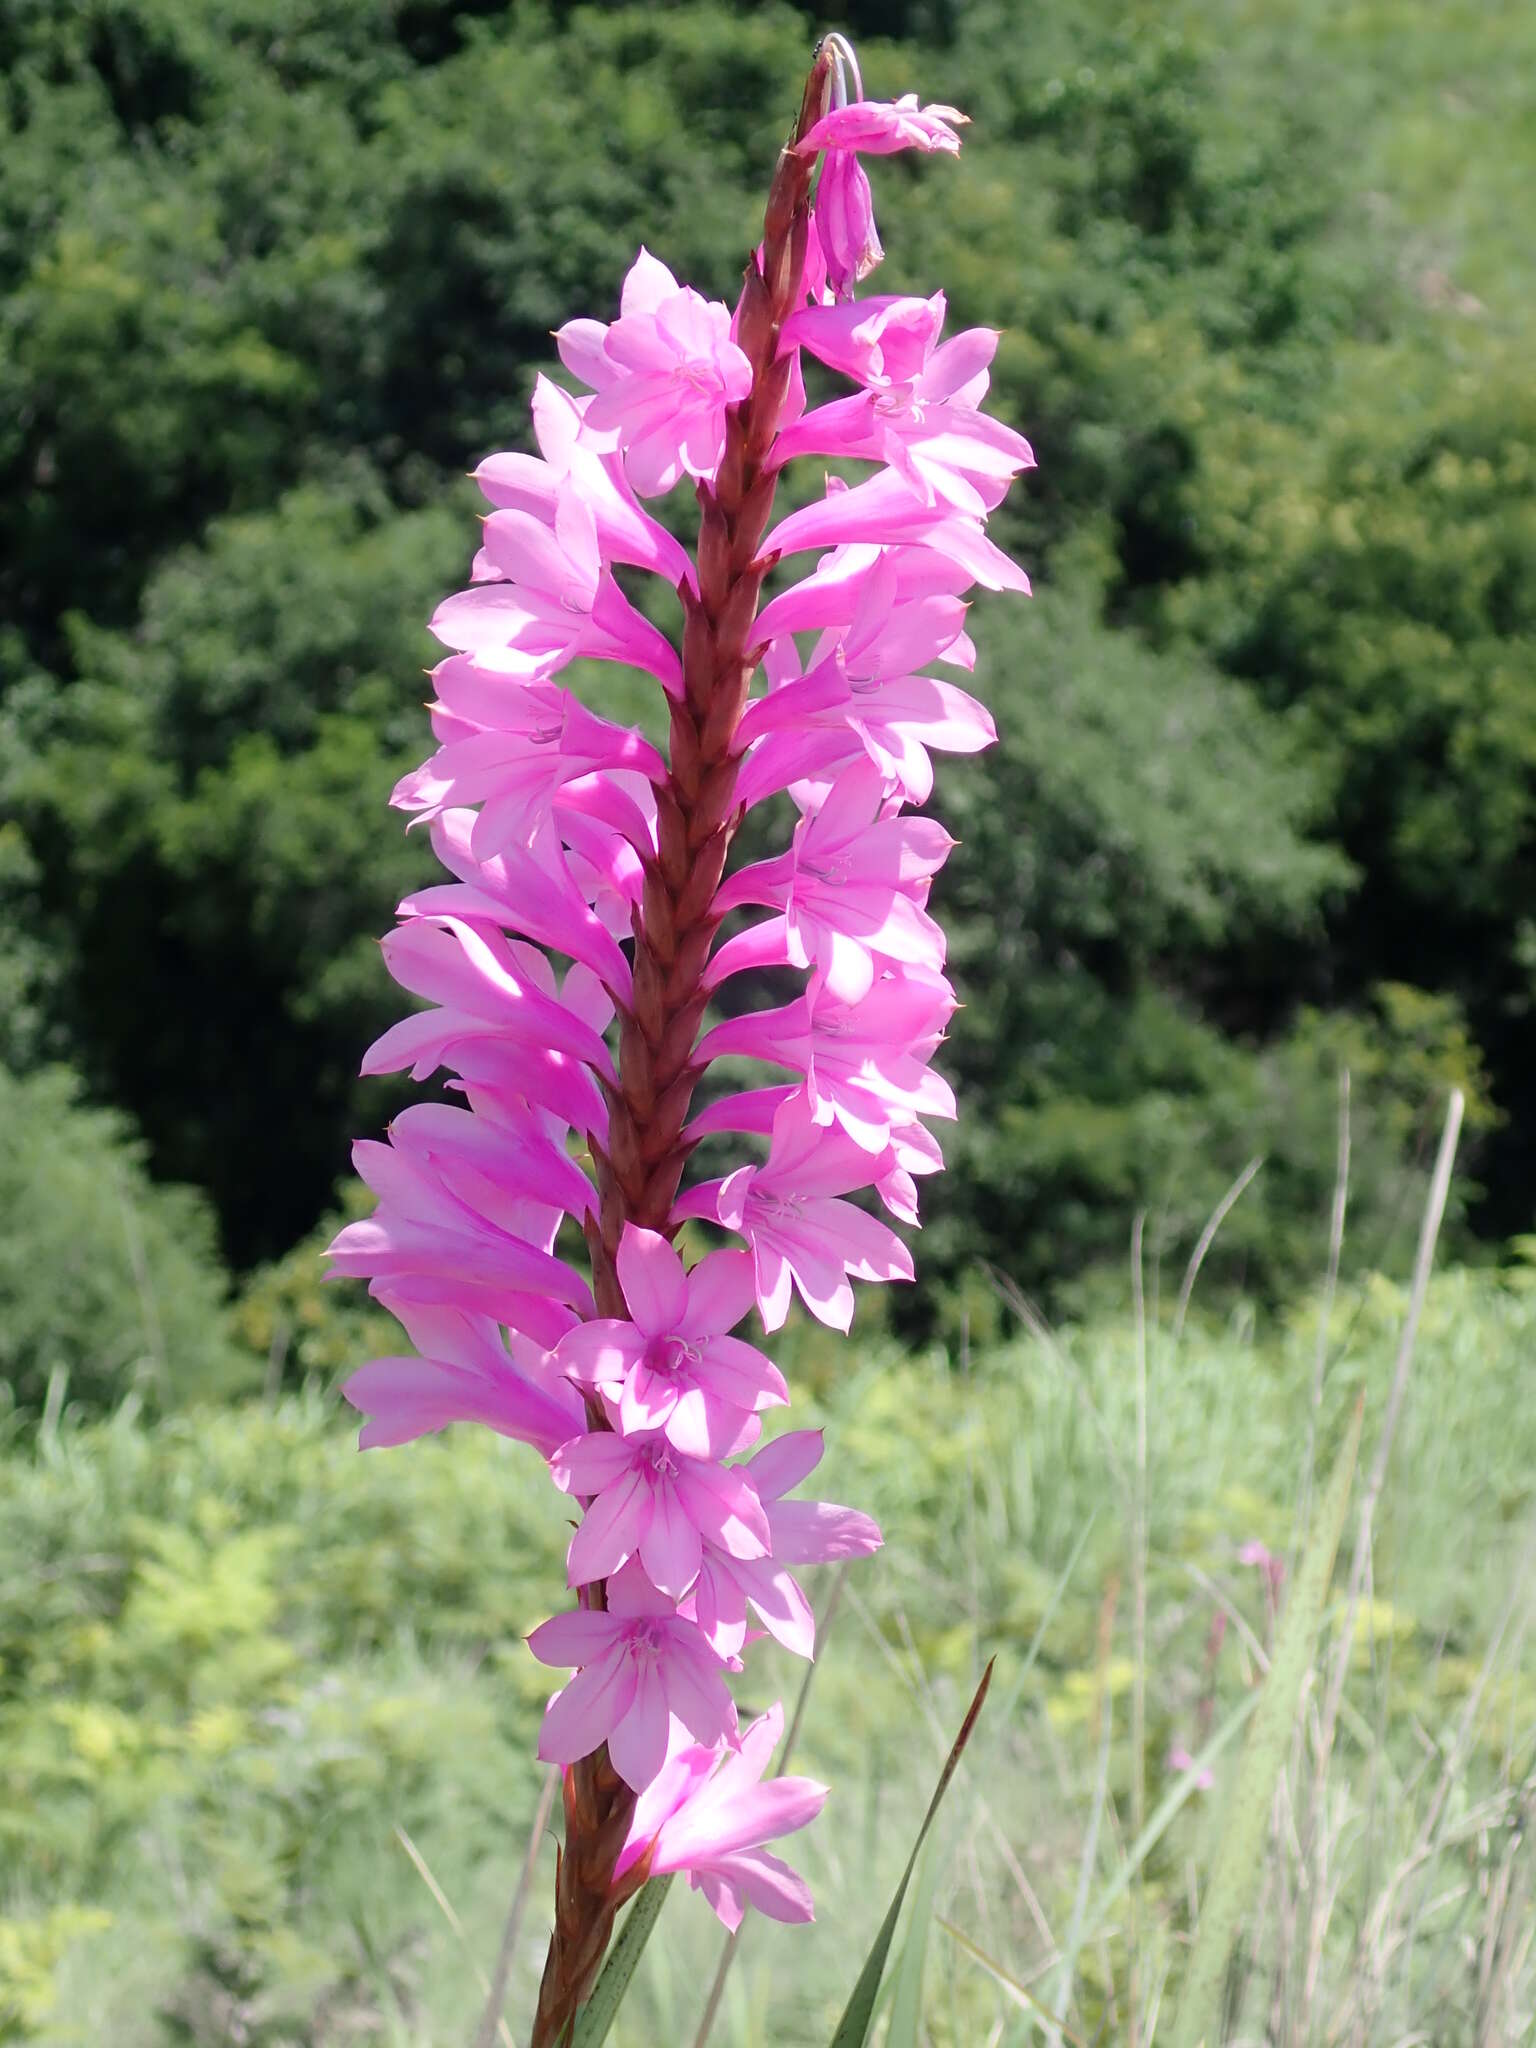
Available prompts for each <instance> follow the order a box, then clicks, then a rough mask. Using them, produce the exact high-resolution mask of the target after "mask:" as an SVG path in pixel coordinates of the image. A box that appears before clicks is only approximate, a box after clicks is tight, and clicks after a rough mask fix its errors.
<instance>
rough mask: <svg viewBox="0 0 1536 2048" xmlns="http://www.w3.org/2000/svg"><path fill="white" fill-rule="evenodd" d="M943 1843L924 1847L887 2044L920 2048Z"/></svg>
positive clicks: (888, 2047) (893, 2047) (889, 2047)
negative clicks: (926, 1969) (925, 1977)
mask: <svg viewBox="0 0 1536 2048" xmlns="http://www.w3.org/2000/svg"><path fill="white" fill-rule="evenodd" d="M938 1851H939V1844H938V1838H937V1836H935V1837H934V1839H933V1840H932V1841H930V1842H929V1844H928V1846H927V1848H926V1849H924V1851H923V1863H922V1869H921V1871H920V1872H919V1873H918V1879H917V1891H916V1892H915V1894H914V1895H913V1899H912V1914H911V1918H910V1919H909V1921H908V1923H907V1939H906V1944H905V1946H904V1947H903V1949H902V1951H901V1960H900V1962H899V1963H898V1964H897V1965H896V1992H895V1997H894V1998H893V2000H892V2002H891V2024H890V2026H889V2027H888V2028H887V2029H886V2035H885V2048H918V2039H917V2033H918V2024H919V2022H920V2020H921V2019H922V2013H923V1965H924V1963H925V1962H926V1961H927V1960H928V1928H929V1925H930V1923H931V1922H932V1920H933V1901H934V1894H935V1893H936V1892H937V1890H938V1888H939V1871H940V1868H941V1865H940V1861H939V1853H938Z"/></svg>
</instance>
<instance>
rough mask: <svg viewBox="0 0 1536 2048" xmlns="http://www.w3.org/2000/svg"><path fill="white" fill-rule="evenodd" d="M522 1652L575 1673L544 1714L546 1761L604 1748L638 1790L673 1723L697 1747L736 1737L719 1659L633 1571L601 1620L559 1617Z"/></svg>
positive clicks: (619, 1582) (584, 1615)
mask: <svg viewBox="0 0 1536 2048" xmlns="http://www.w3.org/2000/svg"><path fill="white" fill-rule="evenodd" d="M528 1647H529V1649H530V1650H531V1651H532V1652H533V1654H534V1656H535V1657H537V1658H538V1660H539V1662H540V1663H541V1664H554V1665H567V1666H569V1665H575V1666H576V1667H577V1670H576V1676H575V1677H574V1678H573V1679H572V1680H571V1681H570V1683H569V1684H568V1685H566V1686H564V1687H562V1689H561V1690H560V1691H559V1692H557V1693H556V1694H555V1696H554V1698H553V1699H552V1700H551V1701H550V1703H549V1706H548V1708H547V1710H546V1711H545V1715H544V1726H543V1728H542V1729H541V1730H540V1733H539V1755H540V1756H541V1757H542V1758H543V1759H544V1761H545V1762H546V1763H552V1764H572V1763H575V1762H577V1761H578V1759H579V1758H581V1757H584V1756H590V1755H591V1754H592V1752H593V1750H595V1749H597V1748H599V1747H600V1746H601V1745H602V1744H603V1743H605V1742H606V1743H607V1745H608V1754H609V1756H610V1757H611V1759H612V1760H613V1767H614V1769H615V1770H616V1771H617V1772H618V1774H619V1776H620V1777H621V1778H622V1779H623V1780H624V1782H625V1784H626V1785H629V1786H631V1787H633V1789H634V1790H635V1791H636V1792H643V1791H644V1789H645V1787H646V1786H647V1785H649V1784H650V1783H651V1782H652V1780H653V1779H654V1778H655V1777H656V1775H657V1773H658V1772H659V1771H660V1770H661V1767H662V1765H663V1763H664V1762H665V1761H666V1757H667V1751H668V1747H669V1745H670V1744H671V1741H672V1728H673V1724H674V1722H677V1723H680V1724H681V1726H682V1727H683V1728H685V1729H686V1730H687V1731H688V1733H689V1734H690V1735H692V1736H694V1737H695V1738H696V1740H698V1741H699V1742H703V1743H710V1744H713V1743H718V1742H725V1741H730V1740H731V1739H732V1738H733V1737H734V1736H735V1733H736V1709H735V1708H734V1706H733V1705H732V1704H731V1695H730V1693H729V1692H728V1691H727V1689H726V1685H725V1680H724V1677H723V1676H722V1672H723V1668H724V1667H723V1665H722V1663H721V1660H720V1659H719V1658H718V1657H717V1656H716V1655H715V1653H714V1652H713V1651H712V1650H711V1649H710V1647H709V1645H708V1643H707V1642H706V1641H705V1640H704V1637H703V1636H702V1635H701V1634H700V1632H699V1630H698V1629H697V1627H696V1626H695V1625H694V1624H693V1623H692V1622H691V1621H686V1620H684V1619H683V1618H681V1617H680V1616H679V1614H678V1612H677V1608H676V1603H675V1602H674V1601H672V1600H670V1599H668V1597H667V1595H666V1594H665V1593H659V1592H657V1590H656V1588H655V1587H654V1586H652V1585H649V1584H648V1583H647V1582H646V1579H645V1577H644V1575H643V1573H641V1572H640V1571H638V1570H637V1569H636V1568H635V1567H633V1566H631V1567H630V1568H629V1570H627V1571H624V1572H620V1573H617V1574H616V1575H615V1576H614V1577H613V1578H612V1579H610V1580H609V1582H608V1608H607V1612H606V1613H602V1614H599V1613H595V1612H593V1611H592V1610H591V1609H587V1608H583V1609H579V1610H578V1611H577V1612H575V1613H574V1614H557V1615H556V1616H555V1617H554V1619H553V1620H552V1621H546V1622H544V1623H542V1624H541V1625H540V1626H539V1627H538V1628H536V1629H535V1630H534V1631H533V1634H532V1635H531V1636H529V1638H528Z"/></svg>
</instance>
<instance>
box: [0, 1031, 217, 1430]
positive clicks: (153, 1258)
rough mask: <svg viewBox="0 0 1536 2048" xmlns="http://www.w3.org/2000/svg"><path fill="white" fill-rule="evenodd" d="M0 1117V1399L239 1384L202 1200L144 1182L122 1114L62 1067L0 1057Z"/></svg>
mask: <svg viewBox="0 0 1536 2048" xmlns="http://www.w3.org/2000/svg"><path fill="white" fill-rule="evenodd" d="M0 1127H3V1129H4V1131H5V1143H4V1145H3V1147H0V1215H3V1216H4V1218H5V1228H4V1231H3V1232H0V1389H3V1390H4V1393H3V1396H0V1398H5V1399H6V1400H7V1401H8V1402H9V1403H10V1404H15V1405H19V1406H20V1407H21V1408H22V1409H24V1410H31V1411H33V1412H34V1413H35V1412H36V1411H37V1410H38V1409H40V1408H41V1407H42V1406H43V1403H44V1401H45V1399H51V1400H52V1401H53V1402H54V1403H55V1404H57V1403H58V1402H60V1401H62V1400H64V1399H65V1398H68V1399H69V1400H71V1401H78V1402H82V1403H84V1404H87V1405H88V1406H91V1407H99V1406H101V1405H104V1404H105V1405H115V1404H116V1403H118V1402H120V1401H121V1400H123V1398H124V1397H125V1396H126V1395H128V1394H129V1393H136V1394H139V1395H142V1396H143V1397H145V1398H146V1399H148V1400H149V1401H151V1402H154V1403H157V1404H164V1403H169V1402H176V1401H182V1400H186V1399H187V1398H188V1397H189V1396H190V1395H192V1394H193V1393H194V1392H197V1393H206V1394H220V1393H224V1394H227V1393H230V1392H231V1391H234V1390H235V1389H237V1388H238V1387H239V1386H240V1385H241V1384H242V1382H244V1383H246V1384H248V1383H249V1379H250V1373H249V1366H248V1361H247V1360H246V1359H245V1358H244V1356H243V1355H242V1354H241V1352H240V1351H238V1350H237V1349H236V1347H235V1346H234V1344H233V1343H232V1342H231V1341H230V1338H229V1335H228V1332H227V1320H228V1310H227V1308H226V1306H225V1300H224V1291H225V1283H224V1277H223V1274H222V1272H221V1270H220V1267H219V1263H218V1257H217V1252H216V1248H215V1242H214V1228H213V1219H212V1217H211V1215H210V1214H209V1211H208V1206H207V1204H206V1202H205V1201H204V1200H203V1199H202V1197H201V1196H200V1195H198V1194H197V1193H195V1192H194V1191H193V1190H192V1189H189V1188H176V1187H159V1186H155V1185H153V1184H152V1183H151V1182H150V1180H149V1179H148V1176H147V1174H146V1172H145V1167H144V1147H143V1146H142V1144H140V1143H138V1142H136V1141H135V1140H134V1139H133V1138H132V1137H131V1136H130V1135H129V1132H128V1130H127V1127H126V1125H125V1123H124V1120H123V1118H122V1117H121V1116H119V1115H117V1114H116V1113H115V1112H113V1111H111V1110H102V1109H88V1108H86V1107H85V1106H84V1104H83V1103H82V1102H81V1100H80V1089H79V1084H78V1082H77V1081H76V1080H75V1079H74V1078H73V1077H72V1076H71V1075H70V1074H68V1073H67V1072H66V1071H64V1070H63V1069H61V1068H46V1069H43V1070H41V1071H39V1072H38V1073H36V1074H33V1075H31V1076H29V1077H27V1078H25V1079H18V1078H17V1077H16V1076H14V1075H12V1074H10V1073H8V1072H7V1071H6V1070H5V1068H3V1067H0Z"/></svg>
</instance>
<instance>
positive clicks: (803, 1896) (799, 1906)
mask: <svg viewBox="0 0 1536 2048" xmlns="http://www.w3.org/2000/svg"><path fill="white" fill-rule="evenodd" d="M783 1732H784V1709H783V1708H782V1707H780V1706H772V1707H770V1708H769V1709H768V1711H767V1713H766V1714H760V1715H759V1716H758V1718H757V1719H756V1720H755V1721H754V1722H752V1724H751V1725H750V1727H748V1728H746V1729H745V1730H744V1731H743V1733H742V1737H741V1742H740V1746H739V1747H738V1748H736V1749H729V1748H722V1747H720V1746H718V1745H716V1746H715V1747H713V1748H703V1747H700V1746H694V1747H692V1748H689V1749H683V1750H679V1751H678V1752H677V1753H676V1755H674V1756H672V1757H670V1758H669V1759H668V1760H667V1762H666V1764H665V1765H664V1766H663V1767H662V1769H661V1771H660V1772H659V1774H658V1775H657V1776H656V1777H655V1778H654V1779H652V1781H651V1783H650V1784H649V1785H648V1786H647V1787H646V1788H645V1790H644V1792H642V1793H641V1795H640V1798H639V1799H638V1800H637V1801H636V1804H635V1815H634V1819H633V1821H632V1822H631V1823H630V1830H629V1837H628V1839H627V1841H626V1842H625V1844H624V1847H623V1849H622V1850H621V1851H620V1852H619V1860H618V1862H617V1864H616V1865H615V1866H614V1876H615V1878H616V1879H617V1878H621V1877H623V1875H624V1874H625V1872H626V1871H628V1870H631V1869H633V1867H634V1865H635V1864H636V1863H638V1862H639V1860H640V1858H641V1857H642V1856H643V1855H645V1853H646V1851H647V1850H649V1851H650V1863H649V1866H648V1868H649V1870H650V1873H651V1875H652V1876H653V1877H664V1876H666V1875H667V1873H668V1872H669V1871H680V1872H681V1871H686V1872H687V1874H688V1882H689V1884H690V1885H692V1886H693V1888H694V1889H695V1890H696V1891H701V1892H703V1894H704V1896H705V1898H706V1899H707V1900H708V1901H709V1903H710V1905H711V1906H712V1907H713V1909H714V1911H715V1912H716V1913H717V1914H718V1915H719V1917H720V1919H721V1921H722V1922H723V1923H724V1925H725V1926H726V1927H727V1928H729V1929H730V1931H731V1932H732V1933H734V1932H735V1931H736V1929H737V1928H738V1927H739V1926H740V1925H741V1921H742V1915H743V1912H744V1910H745V1908H746V1907H747V1906H749V1905H751V1906H756V1907H757V1909H758V1910H759V1912H762V1913H766V1914H767V1915H768V1917H769V1918H770V1919H771V1920H789V1921H801V1920H813V1919H814V1918H815V1917H816V1915H815V1910H814V1908H813V1906H812V1904H811V1894H810V1891H809V1889H808V1888H807V1886H806V1883H805V1880H804V1879H803V1878H801V1877H799V1876H797V1875H796V1873H795V1872H794V1871H793V1870H791V1869H790V1868H789V1866H788V1864H786V1863H781V1862H780V1860H779V1858H778V1857H777V1856H771V1855H770V1854H769V1853H768V1851H767V1850H766V1849H765V1848H764V1846H763V1845H764V1843H766V1842H772V1841H776V1840H777V1839H778V1838H779V1837H780V1836H781V1835H792V1834H794V1833H796V1831H797V1830H798V1829H800V1828H803V1827H805V1826H806V1824H807V1823H808V1822H810V1821H813V1820H814V1819H815V1818H816V1816H817V1814H818V1813H820V1811H821V1809H822V1806H823V1805H824V1803H825V1801H826V1797H827V1788H826V1786H825V1785H818V1784H817V1783H816V1782H815V1781H814V1779H811V1778H770V1779H769V1780H768V1781H767V1782H766V1783H763V1782H762V1778H763V1773H764V1772H765V1771H766V1770H767V1768H768V1764H769V1761H770V1760H771V1758H772V1756H773V1752H774V1750H775V1749H777V1747H778V1745H779V1741H780V1738H781V1737H782V1735H783Z"/></svg>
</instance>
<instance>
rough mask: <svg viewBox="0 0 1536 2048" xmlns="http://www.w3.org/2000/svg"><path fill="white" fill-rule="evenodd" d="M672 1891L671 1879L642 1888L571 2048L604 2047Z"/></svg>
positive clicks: (580, 2019)
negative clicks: (658, 1917) (609, 2030)
mask: <svg viewBox="0 0 1536 2048" xmlns="http://www.w3.org/2000/svg"><path fill="white" fill-rule="evenodd" d="M671 1889H672V1879H671V1877H670V1876H667V1877H653V1878H652V1879H651V1880H650V1882H649V1884H644V1885H642V1886H641V1887H640V1890H639V1892H638V1894H637V1895H636V1898H635V1903H634V1904H633V1905H632V1906H631V1907H630V1909H629V1914H628V1917H627V1918H626V1919H625V1922H624V1925H623V1926H622V1927H621V1928H620V1929H619V1936H618V1939H617V1941H615V1943H614V1944H613V1947H612V1948H611V1949H610V1950H609V1951H608V1960H607V1962H606V1963H604V1965H603V1974H602V1975H601V1976H600V1977H599V1978H598V1980H597V1985H596V1988H595V1989H594V1991H593V1993H592V1996H591V1997H590V1998H589V1999H588V2000H587V2002H586V2004H585V2005H584V2006H583V2007H582V2008H581V2011H580V2012H579V2013H578V2014H577V2015H576V2029H575V2032H574V2033H573V2034H572V2035H571V2048H602V2043H603V2042H604V2041H606V2040H607V2038H608V2029H609V2028H610V2027H611V2026H612V2025H613V2020H614V2015H615V2013H617V2011H618V2009H619V2007H620V2006H621V2005H622V2004H623V2002H624V1994H625V1992H626V1991H628V1989H629V1983H630V1979H631V1978H632V1977H633V1976H634V1974H635V1965H636V1964H637V1963H638V1962H639V1960H640V1957H641V1953H642V1952H643V1950H644V1948H645V1944H646V1943H647V1942H648V1941H649V1940H650V1938H651V1929H652V1928H653V1927H654V1926H655V1925H656V1918H657V1915H658V1914H659V1913H660V1911H661V1909H662V1907H663V1906H664V1905H665V1904H666V1901H667V1893H668V1892H669V1891H670V1890H671Z"/></svg>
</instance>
